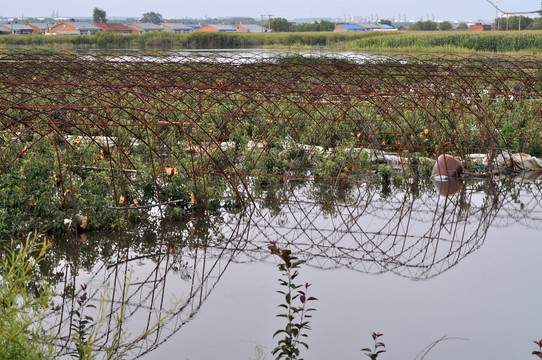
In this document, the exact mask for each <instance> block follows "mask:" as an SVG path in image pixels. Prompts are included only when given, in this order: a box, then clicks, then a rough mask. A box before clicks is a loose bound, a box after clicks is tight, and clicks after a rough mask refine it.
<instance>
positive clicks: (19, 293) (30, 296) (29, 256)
mask: <svg viewBox="0 0 542 360" xmlns="http://www.w3.org/2000/svg"><path fill="white" fill-rule="evenodd" d="M0 245H1V247H2V251H0V280H1V284H0V359H5V360H13V359H20V360H26V359H28V360H40V359H52V358H53V355H54V351H55V349H54V337H53V335H52V334H50V333H48V332H47V331H46V330H45V329H44V328H43V327H42V320H43V319H44V318H45V316H46V312H47V310H48V309H49V306H50V302H51V299H52V296H53V290H52V289H51V287H50V286H49V283H48V281H47V279H45V278H41V279H37V278H36V273H35V272H36V266H37V264H38V263H39V262H40V261H42V260H43V258H44V256H45V252H46V251H47V249H48V248H49V246H50V245H49V243H48V242H47V241H46V240H44V239H42V238H41V237H40V236H38V235H37V234H36V233H33V234H29V235H28V236H27V237H26V240H25V241H15V240H12V241H11V242H8V243H6V242H1V243H0Z"/></svg>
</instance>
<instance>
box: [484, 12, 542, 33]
mask: <svg viewBox="0 0 542 360" xmlns="http://www.w3.org/2000/svg"><path fill="white" fill-rule="evenodd" d="M493 24H494V28H495V29H497V30H541V29H542V17H538V18H534V19H533V18H530V17H528V16H523V15H520V16H509V17H508V18H505V17H501V18H496V19H495V21H494V22H493Z"/></svg>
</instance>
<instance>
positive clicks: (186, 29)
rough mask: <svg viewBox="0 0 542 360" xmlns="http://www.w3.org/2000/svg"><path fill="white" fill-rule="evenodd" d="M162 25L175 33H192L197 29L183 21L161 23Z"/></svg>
mask: <svg viewBox="0 0 542 360" xmlns="http://www.w3.org/2000/svg"><path fill="white" fill-rule="evenodd" d="M160 27H161V28H163V29H164V31H166V32H171V33H175V34H186V33H191V32H192V31H194V30H195V29H194V28H193V27H192V26H190V25H185V24H181V23H163V24H160Z"/></svg>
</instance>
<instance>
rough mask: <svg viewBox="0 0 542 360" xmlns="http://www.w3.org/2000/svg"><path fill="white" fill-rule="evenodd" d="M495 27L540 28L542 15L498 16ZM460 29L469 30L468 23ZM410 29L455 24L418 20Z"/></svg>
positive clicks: (441, 27)
mask: <svg viewBox="0 0 542 360" xmlns="http://www.w3.org/2000/svg"><path fill="white" fill-rule="evenodd" d="M493 26H494V27H493V28H494V29H497V30H540V29H542V17H538V18H534V19H533V18H530V17H527V16H523V15H522V16H510V17H508V19H507V18H496V19H495V21H494V24H493ZM457 28H458V29H460V30H467V29H468V26H467V24H466V23H460V24H459V26H458V27H457ZM408 29H409V30H415V31H435V30H443V31H446V30H453V26H452V24H451V23H450V22H449V21H443V22H441V23H436V22H434V21H430V20H427V21H418V22H417V23H415V24H412V25H410V27H409V28H408Z"/></svg>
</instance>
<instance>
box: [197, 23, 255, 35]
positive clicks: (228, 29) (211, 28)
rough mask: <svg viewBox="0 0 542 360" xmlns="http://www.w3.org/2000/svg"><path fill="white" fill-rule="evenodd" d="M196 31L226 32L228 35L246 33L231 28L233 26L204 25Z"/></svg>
mask: <svg viewBox="0 0 542 360" xmlns="http://www.w3.org/2000/svg"><path fill="white" fill-rule="evenodd" d="M196 31H200V32H228V33H238V32H246V31H240V30H237V29H236V28H234V27H233V25H222V24H220V25H216V24H212V25H205V26H203V27H201V28H199V29H197V30H196Z"/></svg>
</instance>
